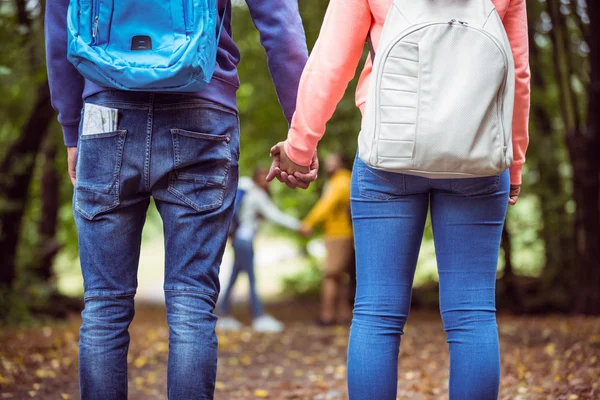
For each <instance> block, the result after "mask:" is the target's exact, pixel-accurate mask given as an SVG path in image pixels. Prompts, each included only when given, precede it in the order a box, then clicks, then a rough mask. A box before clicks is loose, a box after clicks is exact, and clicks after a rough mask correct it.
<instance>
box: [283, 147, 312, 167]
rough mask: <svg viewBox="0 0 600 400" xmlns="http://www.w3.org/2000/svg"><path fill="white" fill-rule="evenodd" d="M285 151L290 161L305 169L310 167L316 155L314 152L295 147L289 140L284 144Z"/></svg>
mask: <svg viewBox="0 0 600 400" xmlns="http://www.w3.org/2000/svg"><path fill="white" fill-rule="evenodd" d="M283 149H284V150H285V154H287V156H288V158H289V159H290V160H292V161H293V162H295V163H296V164H298V165H302V166H303V167H308V166H310V163H311V161H312V158H313V155H314V154H315V151H314V150H309V149H298V148H296V147H293V146H292V145H291V144H290V142H289V141H288V140H286V141H285V142H284V143H283Z"/></svg>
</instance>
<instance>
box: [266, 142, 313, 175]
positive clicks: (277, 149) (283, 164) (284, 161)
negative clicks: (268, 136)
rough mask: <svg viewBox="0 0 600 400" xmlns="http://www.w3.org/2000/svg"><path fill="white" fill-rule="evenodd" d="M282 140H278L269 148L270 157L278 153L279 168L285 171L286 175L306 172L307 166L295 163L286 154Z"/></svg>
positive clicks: (307, 170)
mask: <svg viewBox="0 0 600 400" xmlns="http://www.w3.org/2000/svg"><path fill="white" fill-rule="evenodd" d="M283 143H284V142H279V143H277V144H276V145H275V146H273V147H272V148H271V157H275V156H277V155H279V168H280V169H281V171H282V172H286V173H287V174H288V175H294V173H296V172H301V173H307V172H309V167H307V166H303V165H299V164H296V163H295V162H293V161H292V160H290V158H289V157H288V155H287V154H286V152H285V150H284V148H283Z"/></svg>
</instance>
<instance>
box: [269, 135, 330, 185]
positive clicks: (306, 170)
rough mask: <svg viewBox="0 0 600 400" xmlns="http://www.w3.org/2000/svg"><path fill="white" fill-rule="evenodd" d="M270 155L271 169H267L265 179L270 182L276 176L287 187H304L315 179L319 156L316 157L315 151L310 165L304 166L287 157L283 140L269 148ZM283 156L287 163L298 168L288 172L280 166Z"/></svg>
mask: <svg viewBox="0 0 600 400" xmlns="http://www.w3.org/2000/svg"><path fill="white" fill-rule="evenodd" d="M271 157H273V163H272V164H271V169H270V170H269V174H268V175H267V181H269V182H271V181H272V180H273V179H275V178H277V180H279V182H282V183H285V184H286V185H287V186H288V187H289V188H291V189H296V188H298V187H299V188H301V189H306V188H308V187H309V186H310V183H311V182H312V181H314V180H315V179H317V173H318V172H319V158H318V157H317V152H316V151H315V154H314V155H313V159H312V161H311V163H310V166H308V167H304V166H301V165H298V164H296V163H294V162H293V161H292V160H290V159H289V158H288V157H287V154H286V153H285V150H284V148H283V142H281V143H278V144H276V145H275V146H273V148H272V149H271ZM283 158H285V159H286V160H287V161H286V162H287V163H288V166H289V165H290V164H289V163H291V164H293V166H295V167H293V168H295V169H298V170H296V171H294V173H293V174H292V173H288V172H289V171H287V170H286V169H285V168H284V167H283V166H282V159H283Z"/></svg>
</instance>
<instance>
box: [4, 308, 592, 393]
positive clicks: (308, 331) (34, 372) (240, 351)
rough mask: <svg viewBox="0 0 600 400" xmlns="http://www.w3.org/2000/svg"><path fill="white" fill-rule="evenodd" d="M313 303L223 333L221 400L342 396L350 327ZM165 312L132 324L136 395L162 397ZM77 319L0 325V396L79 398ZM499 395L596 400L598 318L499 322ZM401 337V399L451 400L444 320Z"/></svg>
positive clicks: (422, 321)
mask: <svg viewBox="0 0 600 400" xmlns="http://www.w3.org/2000/svg"><path fill="white" fill-rule="evenodd" d="M314 307H315V305H314V304H303V305H300V304H285V305H276V306H274V307H271V311H272V312H273V314H274V315H275V316H276V317H279V318H282V319H283V320H284V321H285V322H286V325H287V329H286V330H285V332H284V333H282V334H277V335H269V334H256V333H253V332H252V331H251V330H250V329H249V328H246V329H244V330H243V331H241V332H236V333H230V332H228V333H223V334H219V349H220V353H219V371H218V378H217V389H216V395H215V398H216V399H217V400H236V399H260V398H268V399H315V400H319V399H321V400H327V399H346V398H347V396H346V383H345V379H346V367H345V360H346V346H347V338H348V328H346V327H337V328H330V329H320V328H316V327H314V326H312V324H311V320H312V318H313V316H314V315H313V310H314ZM164 320H165V318H164V310H163V309H162V308H152V307H140V308H139V309H138V311H137V314H136V319H135V321H134V323H133V324H132V327H131V336H132V343H131V349H130V356H129V371H130V388H129V393H130V396H129V397H130V399H132V400H141V399H144V400H146V399H165V398H166V396H165V392H166V389H165V388H166V382H165V377H166V370H165V368H166V363H167V356H168V342H167V338H168V329H167V326H166V324H165V323H164ZM78 323H79V320H78V318H76V317H74V318H73V319H72V320H71V321H69V322H68V323H62V324H53V325H47V326H40V327H38V328H10V329H4V330H0V362H1V364H0V399H30V398H40V399H44V400H53V399H59V400H60V399H78V398H79V395H78V388H77V343H76V341H77V329H78ZM499 327H500V337H501V350H502V383H501V395H500V398H501V399H565V400H575V399H594V398H600V386H599V382H600V379H599V377H600V319H598V318H596V319H593V318H580V317H564V316H551V317H513V316H501V317H500V318H499ZM405 331H406V334H405V336H404V337H403V339H402V348H401V360H400V369H399V383H398V396H399V398H400V399H414V400H419V399H447V396H448V394H447V384H448V382H447V380H448V375H447V374H448V372H447V371H448V354H447V345H446V343H445V335H444V332H443V329H442V324H441V320H440V318H439V316H438V315H437V314H435V313H430V312H420V311H415V312H413V313H412V315H411V316H410V318H409V321H408V326H407V327H406V329H405Z"/></svg>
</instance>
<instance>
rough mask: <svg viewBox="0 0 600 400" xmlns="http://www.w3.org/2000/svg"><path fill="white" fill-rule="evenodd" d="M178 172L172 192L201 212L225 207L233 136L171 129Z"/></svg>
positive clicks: (172, 181)
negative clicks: (230, 146) (223, 205)
mask: <svg viewBox="0 0 600 400" xmlns="http://www.w3.org/2000/svg"><path fill="white" fill-rule="evenodd" d="M171 135H172V137H173V156H174V160H173V162H174V166H175V168H174V170H173V172H172V173H171V175H170V176H169V189H168V190H169V192H170V193H171V194H173V195H175V196H177V197H178V198H179V199H180V200H182V201H183V202H184V203H186V204H187V205H189V206H190V207H192V208H193V209H195V210H196V211H197V212H203V211H212V210H215V209H217V208H219V207H221V205H222V204H223V198H224V195H225V189H226V187H227V181H228V176H229V169H230V166H231V150H230V148H229V142H230V137H229V136H227V135H214V134H208V133H202V132H193V131H188V130H183V129H171Z"/></svg>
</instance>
